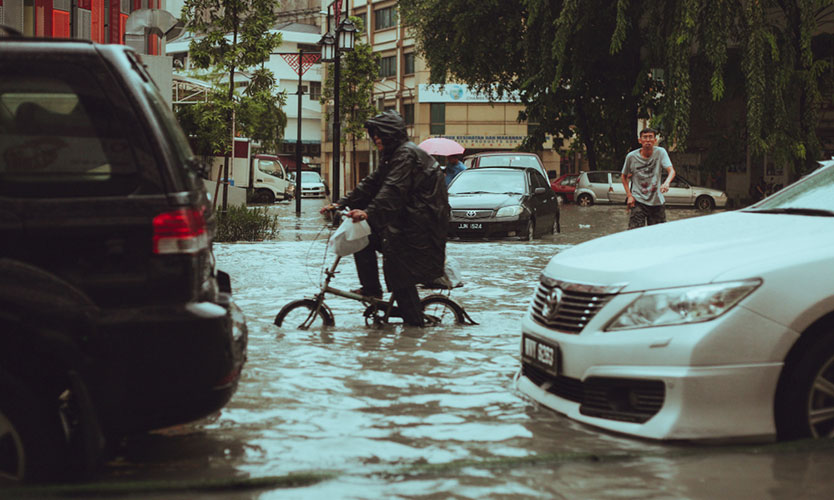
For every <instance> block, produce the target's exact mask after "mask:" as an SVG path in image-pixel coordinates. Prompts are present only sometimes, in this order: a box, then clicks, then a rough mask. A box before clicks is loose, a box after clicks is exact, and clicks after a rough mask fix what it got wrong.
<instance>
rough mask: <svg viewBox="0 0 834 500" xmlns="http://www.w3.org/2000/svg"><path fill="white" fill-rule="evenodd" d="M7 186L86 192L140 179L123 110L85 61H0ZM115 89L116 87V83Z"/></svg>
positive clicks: (131, 185) (0, 138)
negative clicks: (114, 103) (76, 62)
mask: <svg viewBox="0 0 834 500" xmlns="http://www.w3.org/2000/svg"><path fill="white" fill-rule="evenodd" d="M0 75H2V76H0V192H2V193H4V194H16V195H23V196H26V195H30V196H36V195H44V196H83V195H86V194H94V193H95V194H120V193H125V192H130V191H132V190H133V189H135V188H136V185H137V183H138V177H139V176H138V175H137V166H136V161H135V159H134V156H133V151H132V147H131V142H130V140H129V135H128V134H127V133H126V131H125V127H124V126H123V125H122V123H120V122H122V121H123V120H130V119H132V117H130V116H125V114H126V113H125V110H124V109H118V108H117V107H116V106H114V105H113V104H112V103H111V101H110V100H109V99H108V95H107V92H106V91H105V89H103V88H102V87H101V85H100V84H99V82H98V80H97V78H96V77H95V75H94V74H93V73H92V72H91V71H90V70H89V69H87V68H85V67H84V66H83V65H79V64H70V63H67V62H56V61H43V60H41V61H35V62H26V61H20V60H16V61H10V62H0ZM111 90H112V89H111Z"/></svg>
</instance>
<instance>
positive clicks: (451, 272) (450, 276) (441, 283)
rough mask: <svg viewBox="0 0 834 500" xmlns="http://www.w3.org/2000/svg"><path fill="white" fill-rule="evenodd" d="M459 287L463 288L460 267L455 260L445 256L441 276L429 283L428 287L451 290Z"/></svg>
mask: <svg viewBox="0 0 834 500" xmlns="http://www.w3.org/2000/svg"><path fill="white" fill-rule="evenodd" d="M459 286H463V277H462V276H461V273H460V266H459V265H458V262H457V261H456V260H454V259H452V258H451V257H449V256H448V255H447V256H446V262H445V263H444V266H443V276H441V277H439V278H437V279H435V280H434V281H433V282H432V283H431V285H430V287H431V288H446V289H451V288H457V287H459Z"/></svg>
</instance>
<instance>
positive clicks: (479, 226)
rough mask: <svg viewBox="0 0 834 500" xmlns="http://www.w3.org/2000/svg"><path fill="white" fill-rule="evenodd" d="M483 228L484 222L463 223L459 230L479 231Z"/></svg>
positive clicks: (460, 224)
mask: <svg viewBox="0 0 834 500" xmlns="http://www.w3.org/2000/svg"><path fill="white" fill-rule="evenodd" d="M483 228H484V224H483V223H482V222H461V223H459V224H458V229H468V230H478V229H483Z"/></svg>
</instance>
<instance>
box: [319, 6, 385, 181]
mask: <svg viewBox="0 0 834 500" xmlns="http://www.w3.org/2000/svg"><path fill="white" fill-rule="evenodd" d="M350 19H351V21H353V23H354V24H355V25H356V29H357V31H358V32H359V33H361V32H362V31H363V30H364V25H363V24H362V20H361V19H360V18H358V17H351V18H350ZM340 64H341V66H340V67H339V108H340V110H339V112H340V113H341V114H340V115H339V117H340V120H339V121H340V128H341V132H342V137H341V138H340V140H341V142H342V144H347V141H348V139H350V141H351V144H352V150H351V163H350V164H351V166H353V168H355V165H356V141H357V139H359V138H361V137H363V136H364V135H365V122H366V121H367V120H368V118H370V117H372V116H373V115H374V114H375V113H376V108H375V107H374V105H373V103H372V102H371V99H372V96H373V88H374V80H375V79H376V77H377V75H378V74H379V55H378V54H374V52H373V50H372V48H371V46H370V45H368V44H366V43H362V42H358V41H357V42H356V44H355V45H354V48H353V50H352V51H349V52H344V53H343V54H342V60H341V62H340ZM326 72H327V77H326V79H325V83H324V89H323V90H322V96H321V103H322V104H324V105H326V104H330V103H332V101H333V86H334V85H333V83H334V82H333V65H332V64H328V65H326ZM332 113H333V112H332V111H331V109H328V110H327V116H326V119H327V120H328V122H329V121H330V119H331V117H332ZM342 154H343V155H346V154H347V151H346V150H345V148H342ZM342 164H344V162H342Z"/></svg>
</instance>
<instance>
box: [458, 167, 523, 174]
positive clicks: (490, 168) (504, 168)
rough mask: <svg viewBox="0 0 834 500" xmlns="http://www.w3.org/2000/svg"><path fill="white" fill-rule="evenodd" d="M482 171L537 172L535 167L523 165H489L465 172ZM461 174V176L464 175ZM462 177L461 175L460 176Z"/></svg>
mask: <svg viewBox="0 0 834 500" xmlns="http://www.w3.org/2000/svg"><path fill="white" fill-rule="evenodd" d="M481 170H515V171H520V172H523V171H525V170H536V169H535V168H533V167H525V166H523V165H487V166H485V167H478V168H467V169H466V170H464V171H463V172H478V171H481ZM463 172H461V174H462V173H463ZM458 175H460V174H458Z"/></svg>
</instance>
